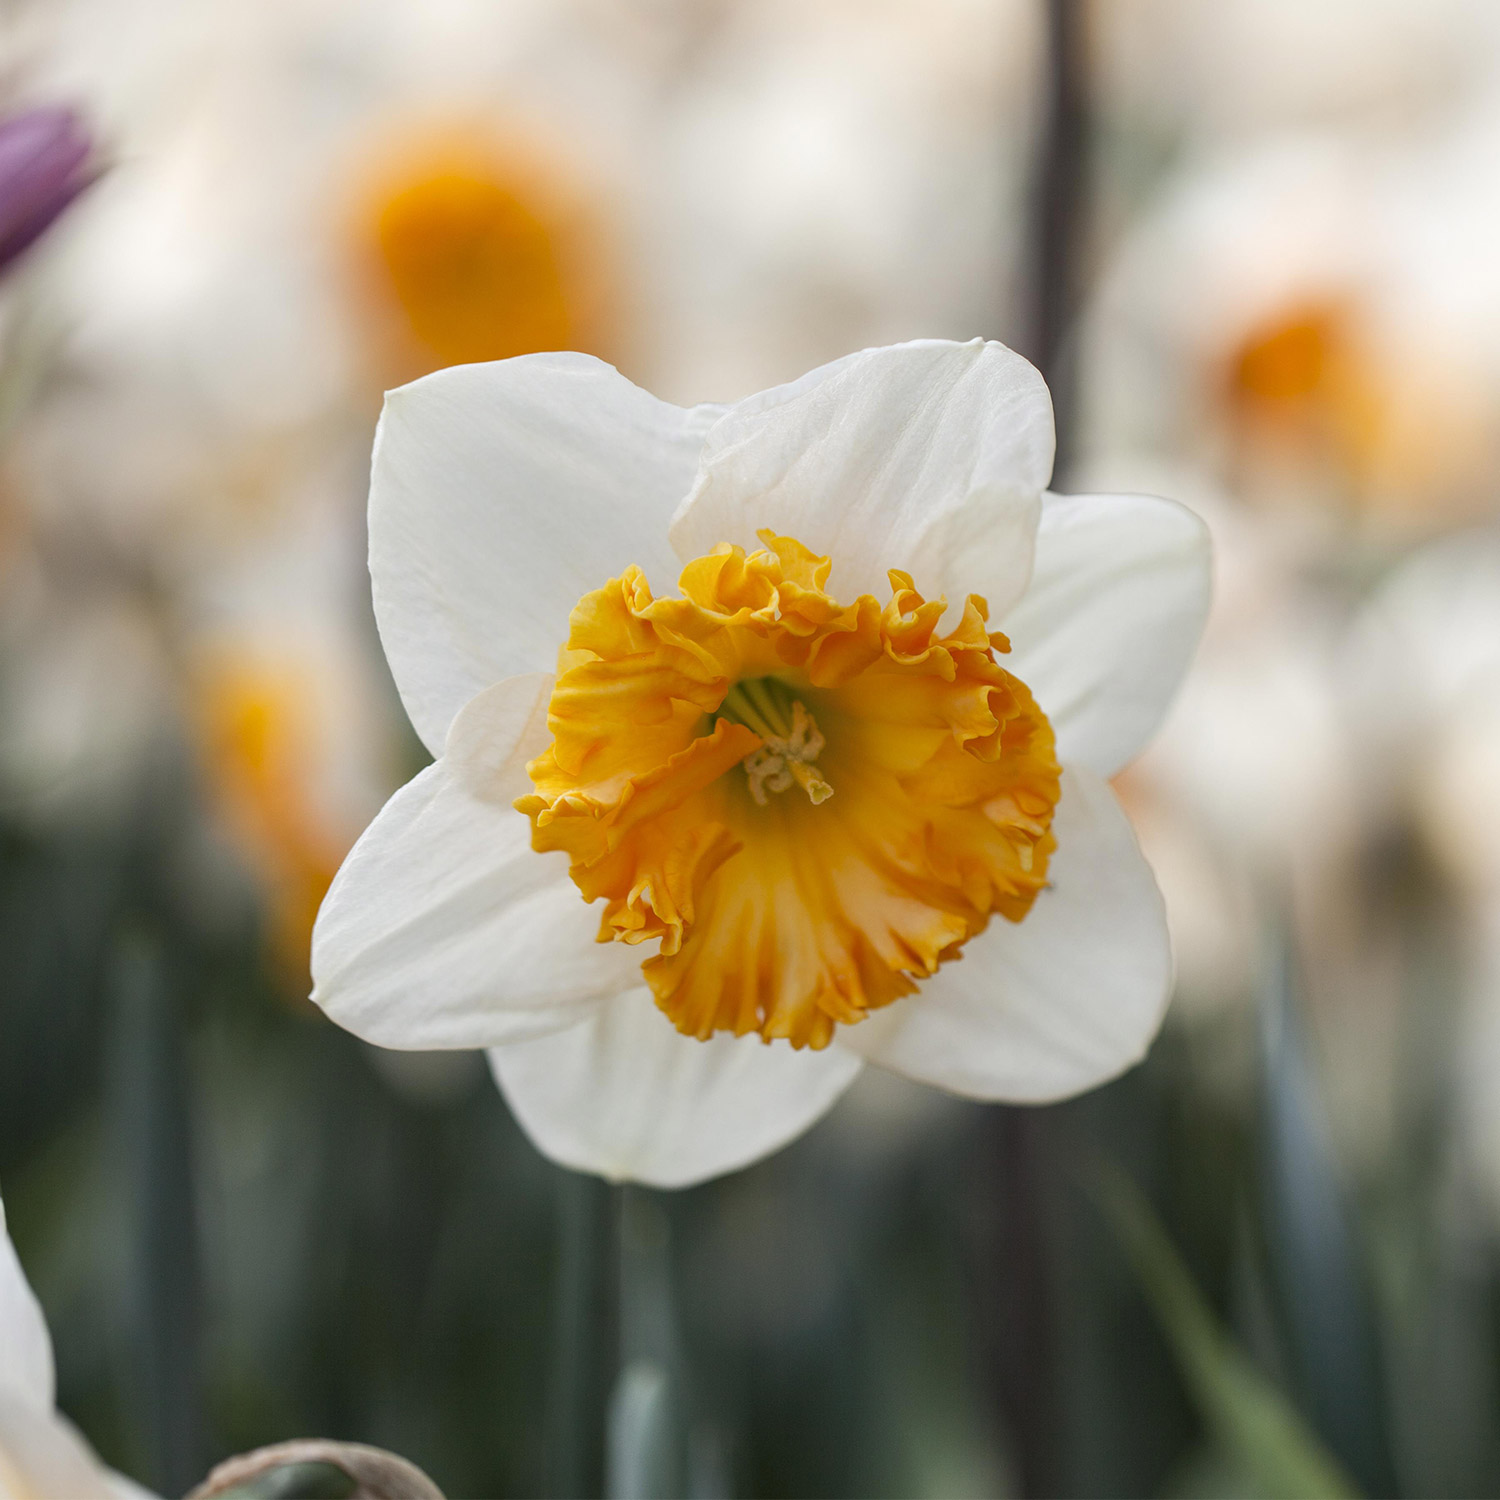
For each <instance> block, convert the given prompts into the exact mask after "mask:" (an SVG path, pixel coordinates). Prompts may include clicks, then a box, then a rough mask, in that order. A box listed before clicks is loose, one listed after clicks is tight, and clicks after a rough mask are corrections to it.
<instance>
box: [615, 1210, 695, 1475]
mask: <svg viewBox="0 0 1500 1500" xmlns="http://www.w3.org/2000/svg"><path fill="white" fill-rule="evenodd" d="M671 1236H672V1228H671V1217H670V1215H669V1213H668V1211H667V1203H666V1199H665V1196H664V1195H663V1194H662V1193H660V1192H659V1191H657V1190H655V1189H653V1188H646V1187H636V1186H630V1187H626V1188H624V1189H623V1190H622V1193H621V1200H620V1373H619V1378H618V1379H617V1380H616V1382H615V1388H614V1391H613V1394H612V1395H611V1397H610V1405H609V1442H608V1451H607V1457H606V1464H605V1481H606V1483H605V1489H606V1493H607V1494H608V1496H609V1500H666V1497H669V1496H673V1495H680V1494H683V1493H684V1489H683V1474H684V1467H685V1466H684V1462H683V1459H684V1445H683V1440H682V1421H681V1408H682V1404H683V1394H684V1391H683V1387H684V1384H685V1382H684V1381H683V1380H682V1368H681V1367H682V1358H683V1356H682V1347H681V1341H680V1339H679V1336H678V1330H677V1311H676V1306H675V1301H674V1296H673V1284H672V1283H673V1276H672V1238H671Z"/></svg>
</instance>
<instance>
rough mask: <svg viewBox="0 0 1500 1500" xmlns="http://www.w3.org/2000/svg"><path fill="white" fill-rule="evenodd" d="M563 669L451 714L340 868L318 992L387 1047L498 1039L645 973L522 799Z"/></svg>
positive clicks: (550, 1020) (565, 1016)
mask: <svg viewBox="0 0 1500 1500" xmlns="http://www.w3.org/2000/svg"><path fill="white" fill-rule="evenodd" d="M551 683H552V679H551V678H550V677H548V676H546V675H545V674H542V673H537V674H534V675H532V676H529V677H513V678H510V679H508V680H507V681H505V682H502V683H498V684H497V685H496V686H495V687H493V688H491V689H490V690H489V691H488V692H485V693H482V694H480V695H479V697H478V698H476V699H475V700H474V701H473V702H472V703H470V704H469V705H468V706H467V707H466V708H465V709H464V711H463V712H462V713H461V714H460V715H459V716H458V718H457V719H456V720H455V721H454V724H453V729H452V732H451V733H450V735H449V737H448V753H447V754H445V755H444V757H443V758H442V759H441V760H439V761H437V762H436V763H434V764H433V765H431V766H429V767H428V768H427V769H426V770H425V771H423V772H422V773H421V774H420V775H419V776H417V777H416V778H415V779H414V780H412V781H410V782H408V783H407V785H406V786H404V787H402V789H401V790H400V791H399V792H397V793H396V795H395V796H394V797H392V798H391V800H390V801H389V802H388V803H387V804H386V805H385V807H384V808H383V809H382V810H381V812H380V815H379V816H378V817H377V818H376V819H375V821H374V822H373V823H372V824H371V825H370V826H369V828H367V829H366V830H365V832H364V835H363V836H362V837H361V839H360V840H359V842H358V843H357V844H356V845H355V846H354V848H353V850H352V851H351V852H350V854H349V857H348V859H346V860H345V861H344V865H343V868H342V869H340V871H339V873H338V875H337V876H335V878H334V882H333V886H332V888H331V889H330V890H329V892H328V896H327V898H326V899H325V900H324V902H323V907H322V910H321V911H320V912H319V913H318V921H317V925H316V926H315V927H314V929H313V942H312V972H313V979H314V984H315V987H314V990H313V999H314V1000H315V1001H316V1002H317V1003H318V1004H319V1005H321V1006H322V1007H323V1009H324V1010H325V1011H327V1012H328V1014H329V1015H330V1016H331V1017H332V1018H333V1019H334V1020H335V1021H337V1022H338V1023H339V1025H341V1026H344V1027H346V1028H347V1029H348V1030H350V1031H352V1032H354V1033H355V1034H356V1035H357V1036H362V1037H363V1038H364V1039H365V1040H366V1041H369V1042H375V1043H377V1044H378V1045H380V1046H383V1047H407V1048H422V1049H426V1048H440V1047H489V1046H494V1045H495V1044H496V1043H498V1042H504V1041H511V1040H514V1039H516V1038H518V1037H526V1036H536V1035H539V1034H541V1033H543V1032H547V1031H551V1030H555V1029H556V1028H557V1027H559V1026H566V1025H569V1024H571V1023H572V1022H574V1021H576V1020H577V1019H578V1017H579V1016H580V1014H582V1013H584V1012H585V1011H586V1010H587V1008H588V1007H589V1006H591V1005H593V1004H595V1003H597V1002H598V1001H599V1000H600V999H601V998H603V997H605V996H608V995H611V994H615V993H617V992H618V991H619V990H622V989H628V988H629V987H630V986H632V985H635V984H639V983H640V959H641V955H640V954H639V953H635V952H633V951H631V950H630V949H628V948H626V947H625V946H624V945H623V944H619V943H598V942H596V941H595V936H596V934H597V932H598V930H599V918H598V914H597V913H595V912H592V911H591V910H590V909H589V907H588V905H587V903H586V902H585V901H584V899H583V897H582V896H581V895H580V894H579V892H578V888H577V886H575V885H574V884H573V882H572V880H571V879H569V877H568V861H567V856H566V855H564V854H562V853H561V852H553V853H549V854H538V853H536V852H535V851H534V850H533V849H532V847H531V824H530V821H529V820H528V819H527V818H526V817H525V816H523V815H522V814H521V813H518V812H517V811H516V810H515V809H514V808H513V807H512V806H511V799H512V798H514V797H516V796H518V795H519V794H520V793H522V792H524V791H525V790H526V789H527V787H528V786H529V782H528V781H527V779H526V774H525V765H526V762H527V760H529V759H530V758H531V757H532V756H534V755H537V754H539V753H540V752H541V750H542V749H544V748H545V747H546V745H547V744H548V743H549V740H550V736H549V734H548V732H547V720H546V709H547V698H548V695H549V692H550V689H551Z"/></svg>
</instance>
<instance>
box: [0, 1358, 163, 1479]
mask: <svg viewBox="0 0 1500 1500" xmlns="http://www.w3.org/2000/svg"><path fill="white" fill-rule="evenodd" d="M0 1352H3V1351H0ZM143 1493H144V1492H143V1491H141V1490H139V1489H138V1488H137V1487H136V1486H134V1485H133V1484H131V1483H130V1482H129V1481H128V1480H125V1479H124V1478H123V1476H121V1475H117V1474H111V1473H110V1472H109V1471H108V1470H107V1469H105V1467H104V1466H103V1465H102V1464H101V1463H100V1462H99V1460H98V1459H97V1458H96V1457H95V1456H94V1454H93V1452H92V1450H91V1449H90V1448H89V1446H88V1444H87V1443H86V1442H84V1440H83V1438H82V1437H81V1436H80V1435H79V1433H78V1431H77V1429H76V1428H75V1427H74V1426H73V1424H72V1423H71V1422H69V1421H68V1419H67V1418H66V1417H64V1416H62V1415H61V1414H60V1413H58V1412H55V1411H53V1410H52V1408H51V1407H50V1406H47V1407H44V1408H40V1409H39V1408H37V1407H34V1406H31V1405H30V1404H29V1403H27V1402H22V1401H16V1400H14V1399H13V1398H12V1397H11V1395H10V1394H9V1392H8V1391H5V1390H0V1495H4V1496H11V1495H17V1496H23V1497H24V1496H37V1497H43V1496H46V1497H55V1496H66V1497H67V1500H124V1497H125V1496H127V1495H131V1494H134V1495H140V1494H143Z"/></svg>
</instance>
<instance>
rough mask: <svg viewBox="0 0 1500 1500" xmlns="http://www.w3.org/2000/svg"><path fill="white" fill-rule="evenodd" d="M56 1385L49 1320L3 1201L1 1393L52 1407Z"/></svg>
mask: <svg viewBox="0 0 1500 1500" xmlns="http://www.w3.org/2000/svg"><path fill="white" fill-rule="evenodd" d="M54 1386H55V1376H54V1372H53V1366H52V1338H51V1335H50V1334H48V1332H47V1320H46V1319H45V1318H44V1317H43V1316H42V1308H41V1304H40V1303H39V1302H38V1301H37V1300H36V1294H35V1293H34V1292H33V1291H32V1290H31V1286H30V1283H29V1282H28V1281H27V1280H26V1273H25V1272H24V1271H22V1269H21V1262H20V1261H19V1260H18V1259H17V1258H16V1247H15V1246H14V1245H13V1244H11V1242H10V1235H9V1233H8V1232H7V1230H6V1228H5V1205H4V1203H0V1397H4V1398H6V1399H12V1400H15V1401H19V1402H23V1403H29V1404H30V1405H32V1406H35V1407H37V1408H38V1409H40V1410H42V1411H50V1410H51V1409H52V1402H53V1399H54V1398H53V1390H54Z"/></svg>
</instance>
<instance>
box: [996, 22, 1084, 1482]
mask: <svg viewBox="0 0 1500 1500" xmlns="http://www.w3.org/2000/svg"><path fill="white" fill-rule="evenodd" d="M1045 6H1046V55H1045V58H1044V67H1045V70H1046V71H1045V78H1044V86H1043V99H1042V118H1041V120H1040V122H1039V130H1038V135H1037V157H1036V166H1035V175H1034V180H1033V184H1032V232H1031V246H1030V267H1029V269H1030V278H1031V289H1032V296H1031V316H1030V326H1029V330H1028V338H1027V353H1029V355H1030V356H1031V358H1032V360H1033V361H1034V362H1035V364H1036V365H1037V367H1038V368H1039V369H1040V370H1041V372H1042V374H1043V375H1044V376H1045V377H1046V380H1047V384H1048V386H1049V387H1050V389H1051V391H1052V402H1053V407H1054V410H1055V412H1056V417H1057V466H1056V473H1057V474H1058V475H1063V474H1065V472H1066V470H1067V466H1068V463H1069V462H1070V460H1071V457H1072V451H1073V450H1072V445H1073V442H1074V412H1075V406H1076V401H1075V387H1076V363H1075V361H1074V359H1073V357H1072V349H1071V345H1070V343H1069V334H1070V331H1071V327H1072V324H1073V320H1074V318H1075V316H1076V314H1077V310H1078V301H1079V288H1080V284H1081V281H1082V274H1081V272H1082V257H1083V249H1084V243H1085V234H1086V223H1085V216H1086V212H1087V196H1088V186H1089V185H1088V159H1087V158H1088V88H1087V36H1086V13H1085V9H1084V4H1083V0H1045ZM1054 482H1055V481H1054ZM1048 1123H1049V1117H1048V1116H1047V1115H1046V1114H1045V1113H1044V1112H1041V1111H1038V1110H1031V1109H1017V1108H1000V1109H996V1110H995V1111H993V1113H992V1116H991V1128H990V1130H989V1132H988V1133H987V1135H988V1139H987V1149H986V1151H985V1152H984V1157H985V1160H986V1163H987V1165H988V1168H989V1171H990V1173H991V1174H992V1179H991V1183H990V1187H989V1191H990V1192H992V1193H993V1194H994V1196H995V1197H996V1198H997V1199H998V1205H997V1206H998V1214H997V1215H996V1216H995V1218H994V1219H993V1220H992V1227H991V1231H990V1234H989V1235H987V1236H986V1238H988V1239H989V1240H990V1243H989V1245H988V1247H987V1248H988V1252H989V1253H988V1256H987V1260H988V1265H987V1266H984V1265H983V1263H982V1265H981V1274H983V1271H984V1270H987V1271H988V1273H989V1274H990V1275H991V1276H992V1277H993V1278H994V1279H995V1282H996V1285H995V1286H994V1287H993V1288H992V1289H989V1294H988V1295H987V1296H986V1295H985V1294H984V1291H983V1290H981V1295H980V1306H981V1308H985V1307H987V1308H988V1309H989V1310H990V1316H989V1318H987V1319H986V1320H985V1321H986V1322H988V1323H989V1325H990V1326H989V1328H988V1330H987V1332H988V1338H987V1340H986V1343H987V1345H988V1352H989V1363H990V1366H991V1377H992V1380H993V1388H994V1391H995V1394H996V1398H997V1400H998V1402H999V1405H1000V1408H1001V1413H1002V1416H1003V1418H1004V1421H1005V1426H1006V1429H1007V1431H1008V1433H1009V1437H1010V1441H1011V1445H1012V1450H1013V1458H1014V1462H1015V1465H1016V1469H1017V1475H1016V1477H1017V1480H1018V1482H1019V1484H1020V1488H1021V1493H1022V1494H1023V1495H1027V1496H1034V1495H1052V1494H1056V1493H1058V1487H1059V1484H1060V1483H1061V1480H1062V1477H1063V1476H1062V1473H1061V1463H1060V1449H1059V1437H1060V1429H1059V1420H1060V1418H1059V1411H1058V1399H1057V1388H1056V1368H1055V1353H1056V1351H1055V1349H1054V1343H1055V1334H1056V1327H1057V1319H1056V1315H1055V1314H1056V1310H1055V1288H1054V1285H1053V1278H1052V1276H1051V1274H1050V1266H1049V1263H1048V1253H1047V1220H1048V1212H1047V1193H1046V1182H1047V1174H1046V1168H1047V1165H1048V1164H1047V1162H1046V1160H1045V1157H1046V1149H1045V1148H1046V1137H1047V1134H1048Z"/></svg>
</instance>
